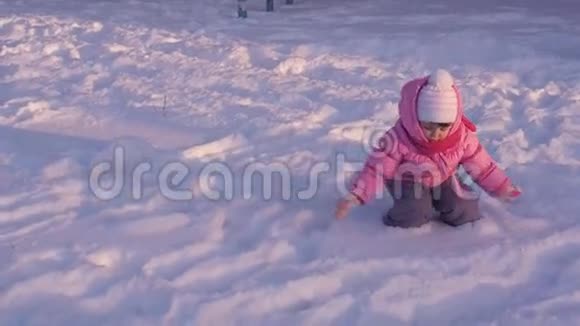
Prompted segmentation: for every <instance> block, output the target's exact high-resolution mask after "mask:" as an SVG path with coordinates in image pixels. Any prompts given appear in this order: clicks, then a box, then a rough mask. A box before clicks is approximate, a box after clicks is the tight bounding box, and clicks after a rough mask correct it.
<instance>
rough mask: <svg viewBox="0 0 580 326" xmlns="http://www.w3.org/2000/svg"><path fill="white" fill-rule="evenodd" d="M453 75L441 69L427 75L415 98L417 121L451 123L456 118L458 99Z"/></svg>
mask: <svg viewBox="0 0 580 326" xmlns="http://www.w3.org/2000/svg"><path fill="white" fill-rule="evenodd" d="M453 83H454V82H453V77H452V76H451V74H450V73H449V72H448V71H446V70H443V69H438V70H437V71H435V72H434V73H433V74H431V75H430V76H429V79H428V81H427V85H425V86H424V87H423V88H422V89H421V92H420V93H419V98H418V99H417V115H418V118H419V121H426V122H437V123H453V122H455V119H456V118H457V111H458V106H459V103H458V100H457V94H456V93H455V90H454V89H453Z"/></svg>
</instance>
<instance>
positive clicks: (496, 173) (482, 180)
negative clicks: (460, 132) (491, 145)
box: [461, 132, 512, 196]
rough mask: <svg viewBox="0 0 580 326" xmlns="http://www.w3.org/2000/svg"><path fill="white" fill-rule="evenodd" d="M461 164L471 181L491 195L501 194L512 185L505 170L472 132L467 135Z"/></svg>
mask: <svg viewBox="0 0 580 326" xmlns="http://www.w3.org/2000/svg"><path fill="white" fill-rule="evenodd" d="M461 164H462V165H463V167H464V168H465V171H466V172H467V173H468V174H469V175H470V176H471V178H472V179H473V181H475V182H476V183H477V184H478V185H479V186H480V187H481V188H482V189H483V190H484V191H485V192H487V193H488V194H489V195H491V196H498V195H501V194H503V193H504V192H505V191H507V190H508V189H510V186H511V185H512V183H511V181H510V179H509V178H508V177H507V175H506V174H505V172H504V171H503V170H502V169H501V168H500V167H499V166H498V165H497V163H496V162H495V161H494V160H493V158H492V157H491V156H490V155H489V153H488V152H487V151H486V150H485V148H483V146H482V145H481V144H480V142H479V139H477V136H476V135H475V133H473V132H469V133H468V135H467V139H466V141H465V151H464V154H463V159H462V160H461Z"/></svg>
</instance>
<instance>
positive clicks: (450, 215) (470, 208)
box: [440, 200, 481, 226]
mask: <svg viewBox="0 0 580 326" xmlns="http://www.w3.org/2000/svg"><path fill="white" fill-rule="evenodd" d="M440 214H441V215H440V219H441V220H442V221H443V222H445V223H446V224H449V225H451V226H460V225H463V224H466V223H470V222H474V221H477V220H479V219H480V218H481V214H480V211H479V203H478V202H477V201H475V200H470V201H462V202H459V203H457V204H456V205H455V206H454V207H453V208H452V209H451V210H448V211H442V212H440Z"/></svg>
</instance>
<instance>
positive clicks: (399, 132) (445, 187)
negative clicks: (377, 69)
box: [336, 70, 521, 227]
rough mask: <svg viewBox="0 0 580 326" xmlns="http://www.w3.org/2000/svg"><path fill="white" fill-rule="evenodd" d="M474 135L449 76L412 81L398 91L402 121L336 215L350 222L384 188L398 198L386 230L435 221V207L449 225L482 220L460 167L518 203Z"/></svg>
mask: <svg viewBox="0 0 580 326" xmlns="http://www.w3.org/2000/svg"><path fill="white" fill-rule="evenodd" d="M475 130H476V129H475V126H474V125H473V123H472V122H471V121H469V120H468V119H467V118H466V117H465V116H464V115H463V106H462V103H461V94H460V92H459V89H458V88H457V87H456V86H455V85H454V81H453V77H452V76H451V75H450V74H449V72H447V71H445V70H437V71H436V72H435V73H433V74H432V75H430V76H427V77H423V78H418V79H415V80H412V81H410V82H408V83H407V84H405V85H404V86H403V88H402V90H401V99H400V102H399V120H398V121H397V123H396V124H395V126H394V127H393V128H391V129H390V130H388V131H387V132H386V133H385V134H384V135H383V137H382V138H381V141H380V142H379V144H381V145H380V146H378V148H375V149H374V151H373V153H372V154H371V155H369V157H368V159H367V161H366V163H365V165H364V168H363V170H362V171H361V172H360V173H359V174H358V176H357V178H355V180H354V183H353V185H352V187H351V189H350V193H349V194H348V195H347V196H346V197H345V198H343V199H341V200H340V201H339V202H338V205H337V208H336V217H337V218H339V219H342V218H344V217H346V215H347V214H348V212H349V211H350V209H351V208H352V207H354V206H356V205H361V204H365V203H367V202H368V201H369V200H371V199H372V197H373V196H375V195H376V193H377V191H378V190H379V189H380V187H384V186H386V187H387V189H388V190H389V192H390V194H391V196H392V197H393V201H394V205H393V207H392V208H391V209H390V210H389V211H388V212H387V214H386V215H384V217H383V222H384V224H386V225H388V226H398V227H418V226H421V225H423V224H425V223H427V222H429V221H430V220H432V219H433V218H434V217H435V214H433V213H434V212H433V209H435V210H436V211H438V213H439V214H438V216H437V217H438V218H439V219H440V220H441V221H443V222H444V223H447V224H449V225H452V226H459V225H462V224H465V223H468V222H473V221H475V220H478V219H479V218H480V217H481V216H480V212H479V204H478V199H477V198H475V196H473V194H474V192H473V189H472V188H470V187H469V186H467V185H466V184H464V183H463V182H461V181H460V180H459V179H458V178H457V177H456V175H455V173H456V170H457V168H458V166H459V165H462V166H463V167H464V169H465V171H466V172H467V173H468V174H469V175H470V177H471V178H472V179H473V180H474V181H475V182H476V183H477V184H478V185H479V186H480V187H481V188H482V189H483V190H484V191H486V192H487V193H488V194H490V195H491V196H493V197H496V198H499V199H501V200H505V201H511V200H512V199H515V198H516V197H517V196H519V195H520V193H521V192H520V190H519V189H518V188H517V187H515V186H514V185H513V184H512V182H511V181H510V179H509V178H508V177H507V176H506V174H505V172H504V171H502V170H501V169H500V168H499V167H498V166H497V164H496V162H495V161H494V160H493V159H492V158H491V157H490V155H489V154H488V153H487V151H486V150H485V149H484V148H483V147H482V146H481V144H480V143H479V140H478V138H477V136H476V134H475Z"/></svg>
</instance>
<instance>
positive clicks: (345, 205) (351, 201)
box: [335, 194, 358, 220]
mask: <svg viewBox="0 0 580 326" xmlns="http://www.w3.org/2000/svg"><path fill="white" fill-rule="evenodd" d="M357 204H358V200H357V199H356V197H355V196H354V195H352V194H348V195H347V196H346V197H344V198H342V199H341V200H339V201H338V204H337V205H336V213H335V216H336V218H337V219H339V220H342V219H343V218H345V217H346V216H347V215H348V212H350V210H351V208H353V207H354V206H356V205H357Z"/></svg>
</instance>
